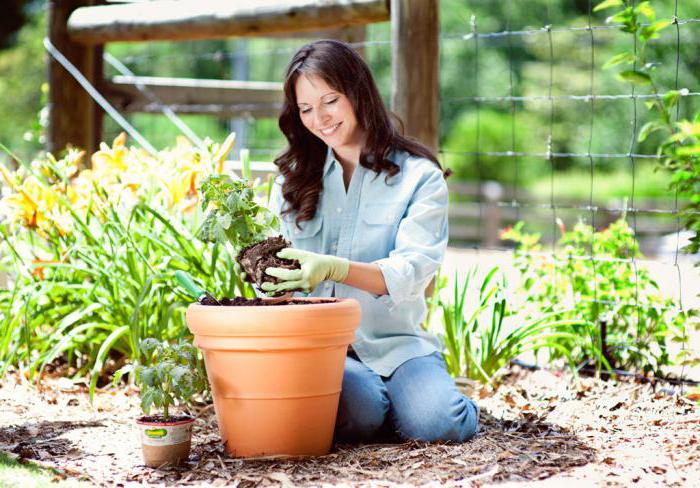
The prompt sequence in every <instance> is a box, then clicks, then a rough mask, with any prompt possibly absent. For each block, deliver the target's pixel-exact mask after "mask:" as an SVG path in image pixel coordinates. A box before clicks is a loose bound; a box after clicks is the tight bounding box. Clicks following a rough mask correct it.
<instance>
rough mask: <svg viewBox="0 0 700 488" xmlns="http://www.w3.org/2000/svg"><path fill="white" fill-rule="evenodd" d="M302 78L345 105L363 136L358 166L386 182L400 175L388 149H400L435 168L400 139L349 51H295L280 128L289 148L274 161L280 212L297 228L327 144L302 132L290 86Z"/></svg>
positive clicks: (310, 208)
mask: <svg viewBox="0 0 700 488" xmlns="http://www.w3.org/2000/svg"><path fill="white" fill-rule="evenodd" d="M302 74H303V75H314V76H318V77H320V78H321V79H323V80H324V81H325V82H326V83H327V84H328V86H330V87H331V88H333V89H334V90H337V91H339V92H340V93H342V94H344V95H345V96H346V97H348V99H349V100H350V103H351V105H352V107H353V109H354V111H355V116H356V118H357V123H358V124H359V126H360V127H361V128H362V129H363V130H364V132H365V137H366V140H365V147H364V148H363V149H362V151H361V153H360V164H361V165H362V166H364V167H365V168H368V169H371V170H373V171H375V172H376V173H377V174H378V175H379V174H380V173H381V172H382V171H386V178H390V177H392V176H394V175H395V174H397V173H398V172H399V166H398V165H396V164H395V163H393V162H392V161H390V160H389V159H387V158H388V156H389V153H390V152H391V151H392V150H394V149H399V150H403V151H406V152H408V153H410V154H413V155H416V156H421V157H424V158H427V159H429V160H431V161H433V162H434V163H435V164H436V165H437V166H438V167H440V163H439V162H438V160H437V157H436V156H435V154H433V152H432V151H431V150H430V149H428V148H427V147H425V146H424V145H423V144H421V143H419V142H417V141H414V140H411V139H409V138H407V137H405V136H403V135H402V134H401V132H402V131H400V130H398V129H397V127H396V126H395V125H394V124H393V123H392V120H391V118H390V113H389V111H388V110H387V108H386V107H385V106H384V103H383V102H382V99H381V97H380V96H379V90H377V85H376V84H375V82H374V79H373V78H372V73H371V72H370V70H369V67H368V66H367V64H366V63H365V62H364V60H363V59H362V58H361V57H360V55H359V54H357V52H356V51H355V50H354V49H352V48H351V47H350V46H349V45H347V44H345V43H344V42H340V41H336V40H330V39H325V40H321V41H316V42H312V43H310V44H307V45H305V46H304V47H302V48H301V49H299V51H297V52H296V54H295V55H294V57H293V58H292V61H291V62H290V63H289V66H288V67H287V75H286V78H285V80H284V96H285V97H284V104H283V107H282V113H281V114H280V117H279V127H280V129H281V130H282V133H283V134H284V135H285V137H286V138H287V142H288V143H289V147H288V148H287V149H286V150H285V151H284V152H283V153H282V154H281V155H280V156H279V157H277V158H276V159H275V164H276V165H277V167H278V168H279V171H280V174H281V175H282V176H283V177H284V183H283V185H282V195H283V196H284V200H285V201H286V202H287V204H288V205H287V206H286V208H285V209H284V210H283V212H282V213H284V214H286V213H290V212H295V213H296V222H297V224H298V223H299V222H303V221H305V220H311V219H312V218H313V217H314V215H315V214H316V207H317V206H318V199H319V194H320V193H321V190H323V166H324V163H325V160H326V152H327V146H326V144H325V143H324V142H323V141H322V140H321V139H319V138H318V137H316V136H315V135H313V134H312V133H311V132H310V131H309V130H308V129H307V128H306V127H304V124H303V123H302V121H301V118H300V117H299V108H298V107H297V100H296V90H295V84H296V80H297V79H298V78H299V76H300V75H302ZM392 115H393V114H392ZM394 117H396V116H395V115H394ZM396 119H397V122H398V125H399V126H400V127H401V126H402V124H401V122H400V121H399V120H398V117H396Z"/></svg>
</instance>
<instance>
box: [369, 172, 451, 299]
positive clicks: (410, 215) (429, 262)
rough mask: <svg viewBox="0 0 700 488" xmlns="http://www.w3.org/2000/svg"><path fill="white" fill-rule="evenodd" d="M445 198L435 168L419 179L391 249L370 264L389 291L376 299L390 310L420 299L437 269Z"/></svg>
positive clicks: (444, 234) (444, 228)
mask: <svg viewBox="0 0 700 488" xmlns="http://www.w3.org/2000/svg"><path fill="white" fill-rule="evenodd" d="M448 204H449V195H448V190H447V183H446V182H445V178H444V177H443V175H442V171H440V169H439V168H437V167H436V166H433V167H431V168H430V169H429V170H427V171H426V173H425V175H423V177H422V178H421V180H419V182H418V184H417V186H416V189H415V191H414V193H413V196H412V198H411V200H410V202H409V205H408V208H407V210H406V213H405V216H404V217H403V218H402V219H401V221H400V223H399V227H398V230H397V234H396V242H395V246H394V249H393V250H392V251H390V252H389V256H388V257H386V258H383V259H379V260H377V261H374V262H375V263H376V264H377V265H379V268H380V269H381V271H382V274H383V275H384V281H385V282H386V287H387V290H388V292H389V294H388V295H384V296H382V297H380V298H379V299H380V300H382V301H384V302H386V304H387V306H388V307H389V308H390V309H393V308H395V307H396V306H398V305H400V304H401V303H403V302H405V301H407V300H414V299H416V298H422V296H423V294H424V292H425V288H426V287H427V286H428V284H429V283H430V280H431V279H432V278H433V276H434V274H435V272H436V271H437V269H438V268H439V267H440V264H441V263H442V260H443V257H444V255H445V249H446V248H447V239H448V222H447V212H448Z"/></svg>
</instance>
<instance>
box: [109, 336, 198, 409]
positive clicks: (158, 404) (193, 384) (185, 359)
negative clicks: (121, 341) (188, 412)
mask: <svg viewBox="0 0 700 488" xmlns="http://www.w3.org/2000/svg"><path fill="white" fill-rule="evenodd" d="M140 347H141V352H142V353H143V358H144V359H143V361H142V362H140V363H139V364H137V365H136V367H135V368H134V370H133V371H134V379H135V384H136V385H138V386H139V387H140V389H141V409H142V410H143V413H144V414H146V415H148V414H149V413H150V410H151V408H152V407H155V408H157V409H158V410H160V411H162V412H163V420H164V421H167V420H168V418H169V417H170V407H171V406H177V405H184V406H186V405H189V404H190V402H191V400H192V397H193V396H194V395H196V394H202V393H204V392H205V391H206V389H207V381H206V374H205V372H204V367H203V366H202V362H201V361H200V360H199V359H198V358H197V349H196V348H195V347H194V346H193V345H192V344H190V343H188V342H180V343H178V344H173V345H171V344H169V343H168V342H166V341H158V340H155V339H152V338H147V339H144V340H143V341H142V342H141V345H140ZM126 371H128V370H126ZM126 371H125V370H124V369H122V370H120V374H118V375H116V376H115V379H114V380H115V383H116V382H117V381H118V380H119V377H120V376H121V374H123V373H124V372H126Z"/></svg>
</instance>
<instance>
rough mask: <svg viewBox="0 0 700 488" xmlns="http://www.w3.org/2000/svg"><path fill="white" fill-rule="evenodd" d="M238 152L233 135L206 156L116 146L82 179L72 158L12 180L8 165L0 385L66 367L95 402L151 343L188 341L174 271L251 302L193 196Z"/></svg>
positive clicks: (0, 252)
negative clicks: (205, 227) (5, 379)
mask: <svg viewBox="0 0 700 488" xmlns="http://www.w3.org/2000/svg"><path fill="white" fill-rule="evenodd" d="M232 146H233V136H231V137H229V138H228V139H227V140H226V141H225V143H224V144H216V143H213V142H211V141H209V142H208V143H207V147H206V148H205V149H199V148H195V147H193V146H192V145H191V144H189V142H187V141H185V140H182V139H181V140H178V143H177V145H176V146H175V147H174V148H172V149H167V150H163V151H160V152H159V153H158V154H156V155H153V156H151V155H148V154H145V153H144V152H143V151H141V150H138V149H135V148H128V147H127V146H126V138H125V136H124V135H120V136H119V137H117V138H116V139H115V140H114V142H113V143H112V145H111V146H108V145H106V144H104V143H103V144H102V145H101V149H100V151H98V152H96V153H95V154H93V155H92V157H91V164H90V166H89V167H88V168H85V169H81V168H82V165H83V163H82V160H83V158H84V157H85V154H84V153H83V152H81V151H75V150H74V151H69V152H68V153H67V154H66V156H65V157H63V158H61V159H56V158H54V157H53V156H52V155H50V154H47V155H44V156H40V157H38V158H37V159H36V160H35V161H33V162H32V163H31V164H24V163H22V164H20V167H19V168H18V169H17V170H15V171H11V170H10V169H8V168H6V167H5V166H2V165H0V173H1V174H2V177H3V179H4V181H5V183H6V185H7V190H9V191H8V192H7V194H6V195H5V197H4V198H3V199H2V201H0V212H1V213H2V214H4V217H5V219H4V220H2V221H0V235H2V242H0V256H1V258H0V271H4V272H7V273H8V275H9V280H10V283H9V286H8V287H7V289H6V290H0V374H2V373H4V372H5V371H6V370H7V368H9V367H10V366H13V365H14V366H17V367H20V368H22V369H24V370H26V372H27V374H28V375H30V376H35V375H36V374H37V373H40V372H41V371H43V370H44V368H45V367H46V366H47V365H48V364H51V363H55V362H56V361H60V362H61V363H62V364H65V371H63V372H64V373H65V374H68V375H71V376H77V377H83V376H90V386H91V391H92V392H94V389H95V388H96V386H97V382H98V379H99V378H100V376H102V375H105V374H110V373H111V372H112V371H114V370H115V369H117V368H118V367H119V366H120V365H121V364H122V363H123V362H124V361H138V360H139V359H141V351H140V349H139V344H140V342H141V340H142V339H143V338H145V337H153V338H156V339H159V340H174V339H179V338H182V337H183V336H185V335H186V334H187V329H186V327H185V320H184V312H185V308H186V306H187V305H188V303H189V301H190V300H189V297H186V296H185V295H183V294H181V292H180V291H179V290H178V288H177V287H174V286H173V284H174V282H175V281H174V278H173V274H174V271H175V270H178V269H181V270H184V271H188V272H189V273H191V274H193V275H196V276H197V277H199V278H200V279H201V280H202V281H203V284H204V286H205V287H206V288H207V289H208V290H211V291H212V292H213V293H217V294H219V295H222V296H233V295H235V294H239V295H244V296H253V295H254V292H253V290H252V288H251V287H250V286H249V285H248V284H247V283H245V282H243V281H242V280H241V279H240V278H239V277H238V275H237V274H235V273H233V274H232V273H230V270H231V269H235V268H236V266H237V264H236V262H235V260H234V259H233V255H232V253H231V251H230V250H229V249H228V248H227V247H225V246H222V245H218V244H209V243H204V242H202V241H200V240H198V239H197V238H196V235H195V231H196V229H198V228H199V227H200V224H201V221H202V214H201V212H199V211H198V205H197V204H198V203H199V201H200V198H201V195H200V194H199V193H198V192H197V187H198V186H199V183H200V181H201V180H203V179H204V178H205V177H206V176H207V175H209V174H219V173H221V172H222V171H223V162H224V159H225V157H226V155H227V154H228V151H230V150H231V147H232ZM5 150H6V152H8V153H9V150H7V149H6V148H5ZM15 160H18V161H19V158H16V157H15Z"/></svg>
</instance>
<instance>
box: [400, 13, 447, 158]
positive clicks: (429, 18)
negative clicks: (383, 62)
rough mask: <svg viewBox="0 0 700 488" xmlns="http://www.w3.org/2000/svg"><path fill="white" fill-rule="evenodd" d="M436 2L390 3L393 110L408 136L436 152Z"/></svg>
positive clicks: (437, 50)
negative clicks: (402, 123)
mask: <svg viewBox="0 0 700 488" xmlns="http://www.w3.org/2000/svg"><path fill="white" fill-rule="evenodd" d="M438 7H439V0H391V55H392V65H391V67H392V70H391V71H392V85H391V106H392V110H393V111H394V112H395V113H396V114H397V115H398V116H399V117H400V118H401V120H402V121H403V122H404V130H405V134H406V135H407V136H410V137H413V138H415V139H418V140H419V141H420V142H422V143H423V144H425V145H427V146H428V147H429V148H431V149H432V150H433V151H436V152H437V149H438V119H439V105H438V67H439V66H438V61H439V42H438V35H439V24H438Z"/></svg>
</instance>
